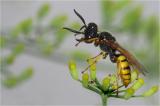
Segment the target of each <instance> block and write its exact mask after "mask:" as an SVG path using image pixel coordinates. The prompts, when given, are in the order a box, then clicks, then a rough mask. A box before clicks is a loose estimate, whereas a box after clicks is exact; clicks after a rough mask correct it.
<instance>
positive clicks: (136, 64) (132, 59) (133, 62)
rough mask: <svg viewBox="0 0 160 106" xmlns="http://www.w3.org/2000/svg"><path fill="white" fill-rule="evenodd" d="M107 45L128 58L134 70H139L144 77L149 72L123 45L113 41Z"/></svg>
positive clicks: (107, 42)
mask: <svg viewBox="0 0 160 106" xmlns="http://www.w3.org/2000/svg"><path fill="white" fill-rule="evenodd" d="M106 44H107V45H108V46H110V47H112V48H113V49H116V50H118V51H119V52H120V53H121V54H123V55H124V56H125V57H127V60H128V62H129V63H130V64H131V65H132V66H133V68H135V69H138V71H139V72H141V73H142V74H143V75H145V74H146V73H147V72H148V71H147V70H146V68H145V67H144V66H143V65H142V64H141V63H140V62H139V61H138V60H137V59H136V58H135V57H134V56H133V55H132V54H131V53H130V52H129V51H127V50H126V49H124V48H123V47H122V46H121V45H119V44H118V43H117V42H113V41H106Z"/></svg>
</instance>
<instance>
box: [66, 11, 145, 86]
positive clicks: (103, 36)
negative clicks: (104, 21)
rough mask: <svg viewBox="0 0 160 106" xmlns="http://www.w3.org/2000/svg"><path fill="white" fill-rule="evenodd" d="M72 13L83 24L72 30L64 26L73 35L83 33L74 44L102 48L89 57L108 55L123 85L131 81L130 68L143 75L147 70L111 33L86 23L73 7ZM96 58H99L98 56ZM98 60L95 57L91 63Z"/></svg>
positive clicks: (91, 23)
mask: <svg viewBox="0 0 160 106" xmlns="http://www.w3.org/2000/svg"><path fill="white" fill-rule="evenodd" d="M74 13H75V14H76V15H77V16H78V17H79V18H80V19H81V21H82V23H83V24H84V25H83V26H82V27H81V28H80V29H79V30H74V29H71V28H68V27H64V29H66V30H68V31H70V32H73V33H75V36H77V35H79V34H82V35H84V36H83V37H82V38H80V39H76V41H78V43H77V44H76V45H75V46H78V45H79V43H81V42H85V43H87V44H91V43H92V44H94V46H95V47H99V48H100V49H101V50H102V52H101V53H100V54H98V55H97V56H95V57H93V58H90V59H96V58H97V57H99V56H102V58H103V59H105V58H106V57H107V56H108V55H109V57H110V60H111V62H112V63H116V64H117V69H118V71H117V72H118V73H117V74H118V76H120V78H121V80H122V83H123V85H124V86H125V87H127V86H128V85H129V83H130V82H131V70H132V69H136V70H138V72H140V73H142V74H143V75H145V73H146V72H147V70H146V69H145V67H144V66H143V65H142V64H141V63H140V62H139V61H138V60H137V59H136V58H135V57H134V56H133V55H132V54H131V53H130V52H129V51H127V50H126V49H124V48H123V47H122V46H121V45H120V44H119V43H118V42H117V41H116V39H115V37H114V36H112V35H111V33H109V32H99V31H98V26H97V24H95V23H93V22H90V23H89V24H88V25H87V24H86V22H85V20H84V18H83V17H82V16H81V15H80V14H79V13H78V12H77V11H76V10H75V9H74ZM82 30H83V31H82ZM98 59H99V60H100V58H98ZM99 60H97V59H96V60H95V62H94V63H93V64H95V63H96V62H97V61H99ZM91 65H92V64H91ZM91 65H89V66H88V67H87V68H86V69H85V70H84V71H86V70H88V68H89V67H90V66H91ZM131 68H132V69H131ZM84 71H83V72H84Z"/></svg>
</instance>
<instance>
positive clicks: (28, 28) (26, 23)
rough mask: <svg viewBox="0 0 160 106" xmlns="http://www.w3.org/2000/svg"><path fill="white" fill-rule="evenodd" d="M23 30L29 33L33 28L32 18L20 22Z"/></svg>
mask: <svg viewBox="0 0 160 106" xmlns="http://www.w3.org/2000/svg"><path fill="white" fill-rule="evenodd" d="M19 27H20V29H21V32H22V33H24V34H25V35H28V34H29V33H30V31H31V30H32V19H31V18H28V19H26V20H24V21H22V22H21V23H20V26H19Z"/></svg>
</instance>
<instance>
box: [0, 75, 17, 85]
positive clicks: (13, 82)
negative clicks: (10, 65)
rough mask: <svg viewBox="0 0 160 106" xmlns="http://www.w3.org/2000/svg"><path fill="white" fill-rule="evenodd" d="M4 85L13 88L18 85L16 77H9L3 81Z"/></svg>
mask: <svg viewBox="0 0 160 106" xmlns="http://www.w3.org/2000/svg"><path fill="white" fill-rule="evenodd" d="M2 84H3V85H4V86H5V87H8V88H12V87H14V86H16V85H17V78H16V77H14V76H11V77H8V78H7V79H5V80H2Z"/></svg>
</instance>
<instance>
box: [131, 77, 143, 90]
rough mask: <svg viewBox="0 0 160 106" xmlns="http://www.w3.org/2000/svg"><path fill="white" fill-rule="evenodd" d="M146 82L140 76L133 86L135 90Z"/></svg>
mask: <svg viewBox="0 0 160 106" xmlns="http://www.w3.org/2000/svg"><path fill="white" fill-rule="evenodd" d="M143 84H144V80H143V79H142V78H139V79H138V80H137V81H136V82H135V83H134V84H133V85H132V86H131V88H132V89H134V90H135V91H136V90H138V89H139V88H141V87H142V86H143Z"/></svg>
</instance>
